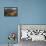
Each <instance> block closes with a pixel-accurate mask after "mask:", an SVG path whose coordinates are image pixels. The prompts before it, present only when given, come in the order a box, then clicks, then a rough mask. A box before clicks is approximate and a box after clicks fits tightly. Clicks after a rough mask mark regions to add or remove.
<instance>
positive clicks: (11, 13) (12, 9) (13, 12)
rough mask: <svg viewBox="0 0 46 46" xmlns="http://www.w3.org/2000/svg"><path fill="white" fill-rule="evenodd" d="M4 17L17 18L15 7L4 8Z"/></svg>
mask: <svg viewBox="0 0 46 46" xmlns="http://www.w3.org/2000/svg"><path fill="white" fill-rule="evenodd" d="M4 16H18V9H17V7H4Z"/></svg>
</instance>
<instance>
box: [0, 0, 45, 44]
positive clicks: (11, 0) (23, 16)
mask: <svg viewBox="0 0 46 46" xmlns="http://www.w3.org/2000/svg"><path fill="white" fill-rule="evenodd" d="M4 7H18V16H17V17H4ZM18 24H46V0H0V44H7V43H8V39H7V36H8V34H9V32H16V33H17V32H18V30H17V25H18ZM16 42H17V41H16Z"/></svg>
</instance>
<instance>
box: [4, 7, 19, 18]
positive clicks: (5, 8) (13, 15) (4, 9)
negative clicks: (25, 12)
mask: <svg viewBox="0 0 46 46" xmlns="http://www.w3.org/2000/svg"><path fill="white" fill-rule="evenodd" d="M6 8H7V9H8V8H16V15H15V17H16V16H18V7H4V16H7V15H6V14H5V9H6ZM8 17H14V15H13V16H8Z"/></svg>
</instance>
